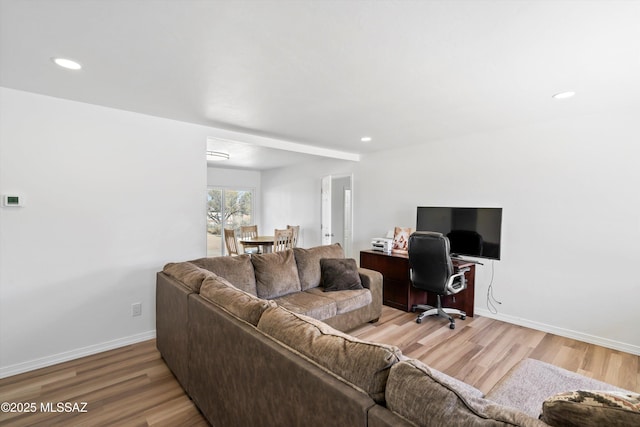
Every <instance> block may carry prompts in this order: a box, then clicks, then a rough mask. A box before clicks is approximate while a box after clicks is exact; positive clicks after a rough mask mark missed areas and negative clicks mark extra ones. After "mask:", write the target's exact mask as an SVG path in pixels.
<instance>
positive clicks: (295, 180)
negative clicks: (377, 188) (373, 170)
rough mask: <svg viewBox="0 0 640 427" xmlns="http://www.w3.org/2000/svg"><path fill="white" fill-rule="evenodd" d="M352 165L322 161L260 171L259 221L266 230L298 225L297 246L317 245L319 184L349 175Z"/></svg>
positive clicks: (346, 162) (345, 161) (318, 234)
mask: <svg viewBox="0 0 640 427" xmlns="http://www.w3.org/2000/svg"><path fill="white" fill-rule="evenodd" d="M354 164H355V163H354V162H352V161H348V160H333V159H321V160H318V161H316V162H312V163H303V164H300V165H297V166H292V167H286V168H278V169H271V170H267V171H263V172H262V179H261V183H262V221H263V224H264V228H265V230H273V229H275V228H284V227H285V226H286V225H287V224H290V225H296V224H299V225H300V235H299V236H298V245H299V246H301V247H311V246H317V245H319V244H320V243H321V242H322V238H321V233H320V216H321V212H320V180H321V179H322V177H323V176H326V175H348V174H351V170H352V169H353V167H354ZM355 191H357V189H356V190H355ZM354 228H357V224H354Z"/></svg>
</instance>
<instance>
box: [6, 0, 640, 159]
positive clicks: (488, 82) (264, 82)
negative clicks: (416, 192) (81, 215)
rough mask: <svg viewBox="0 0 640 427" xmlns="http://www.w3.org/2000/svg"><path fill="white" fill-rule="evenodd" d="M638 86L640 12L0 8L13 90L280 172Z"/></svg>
mask: <svg viewBox="0 0 640 427" xmlns="http://www.w3.org/2000/svg"><path fill="white" fill-rule="evenodd" d="M53 56H62V57H68V58H72V59H75V60H77V61H79V62H80V63H82V64H83V66H84V68H83V69H82V70H81V71H76V72H72V71H67V70H63V69H60V68H58V67H56V66H55V65H54V64H53V63H52V62H51V61H50V58H51V57H53ZM639 76H640V2H639V1H611V0H602V1H577V0H575V1H573V0H572V1H517V0H512V1H506V0H504V1H502V0H493V1H481V0H473V1H455V0H453V1H452V0H448V1H408V0H406V1H385V0H377V1H374V0H353V1H348V0H343V1H340V0H335V1H308V0H295V1H294V0H289V1H285V0H278V1H269V0H255V1H237V0H236V1H233V0H221V1H206V0H198V1H190V0H164V1H160V0H110V1H107V0H83V1H77V0H29V1H24V0H22V1H17V0H0V85H2V86H5V87H9V88H14V89H20V90H25V91H30V92H36V93H41V94H45V95H51V96H56V97H61V98H67V99H72V100H76V101H81V102H87V103H91V104H98V105H104V106H108V107H113V108H118V109H123V110H129V111H135V112H140V113H144V114H149V115H154V116H159V117H166V118H171V119H175V120H181V121H186V122H192V123H198V124H203V125H207V126H213V127H216V128H220V129H223V130H226V131H236V132H241V133H244V134H247V135H249V136H251V135H253V136H256V138H255V139H254V140H253V141H251V139H252V138H246V139H248V140H247V141H238V140H237V138H236V139H235V143H236V144H240V145H241V147H243V144H245V145H246V144H248V145H251V146H253V148H255V149H256V150H255V151H256V152H258V153H259V154H258V156H261V157H262V159H263V160H265V159H266V157H265V156H267V154H265V153H269V154H271V155H273V156H272V157H273V159H274V162H273V163H270V166H269V167H274V166H273V164H275V166H277V165H278V161H277V159H278V158H280V157H282V158H284V157H286V156H285V155H284V152H283V151H281V150H279V151H273V149H274V147H275V148H278V147H277V145H278V144H279V143H282V147H283V148H284V149H285V150H292V151H294V152H302V153H303V154H302V156H303V158H306V157H307V156H311V155H317V154H322V153H320V152H319V151H318V150H329V151H327V152H328V153H329V154H330V156H332V157H341V156H342V155H343V154H344V156H346V158H349V156H351V154H350V153H361V154H362V153H367V152H371V151H376V150H380V149H383V148H388V147H394V146H404V145H410V144H420V143H427V142H429V141H430V140H434V139H439V138H451V137H456V136H460V135H464V134H469V133H477V132H486V131H492V130H496V129H500V128H505V127H513V126H519V125H523V124H527V123H532V122H539V121H545V120H553V119H557V118H563V117H569V116H575V115H579V114H587V113H592V112H597V111H601V110H610V109H624V108H637V107H639V106H640V78H639ZM566 90H573V91H576V92H577V95H576V96H575V97H574V98H571V99H569V100H562V101H558V100H554V99H552V98H551V95H552V94H554V93H557V92H561V91H566ZM236 135H238V134H236ZM362 136H371V137H372V138H373V140H372V142H370V143H362V142H361V141H360V138H361V137H362ZM244 148H246V147H244ZM247 151H251V150H247ZM294 157H295V156H294ZM356 157H357V156H356ZM295 160H299V159H294V161H295ZM288 161H292V160H291V159H289V160H288ZM256 164H257V165H258V166H256ZM235 166H238V167H251V168H262V166H260V162H257V161H255V159H254V161H253V163H252V162H251V161H246V162H245V163H243V164H235Z"/></svg>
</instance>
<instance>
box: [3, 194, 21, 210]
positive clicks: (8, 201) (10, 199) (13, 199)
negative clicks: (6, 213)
mask: <svg viewBox="0 0 640 427" xmlns="http://www.w3.org/2000/svg"><path fill="white" fill-rule="evenodd" d="M23 205H24V197H22V196H20V195H18V194H5V195H4V196H2V206H7V207H9V206H23Z"/></svg>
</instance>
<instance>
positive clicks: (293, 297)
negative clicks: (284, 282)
mask: <svg viewBox="0 0 640 427" xmlns="http://www.w3.org/2000/svg"><path fill="white" fill-rule="evenodd" d="M273 301H275V302H276V304H278V305H279V306H281V307H284V308H286V309H287V310H291V311H293V312H294V313H300V314H304V315H305V316H309V317H313V318H314V319H317V320H325V319H329V318H331V317H334V316H335V315H336V314H338V306H337V304H336V301H335V300H333V299H331V298H325V297H324V296H323V295H312V294H308V293H306V292H294V293H292V294H288V295H284V296H281V297H278V298H274V299H273Z"/></svg>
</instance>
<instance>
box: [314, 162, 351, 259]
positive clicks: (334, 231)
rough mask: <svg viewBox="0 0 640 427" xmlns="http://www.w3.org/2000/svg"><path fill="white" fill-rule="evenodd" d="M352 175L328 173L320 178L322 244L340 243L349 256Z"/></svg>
mask: <svg viewBox="0 0 640 427" xmlns="http://www.w3.org/2000/svg"><path fill="white" fill-rule="evenodd" d="M352 184H353V177H352V176H351V175H338V176H334V175H328V176H325V177H324V178H322V190H321V192H322V200H321V202H322V203H321V205H322V208H321V209H322V218H321V221H322V224H321V233H322V244H323V245H330V244H332V243H340V244H341V245H342V248H343V249H344V253H345V256H347V257H351V256H352V255H351V251H352V243H353V190H352Z"/></svg>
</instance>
